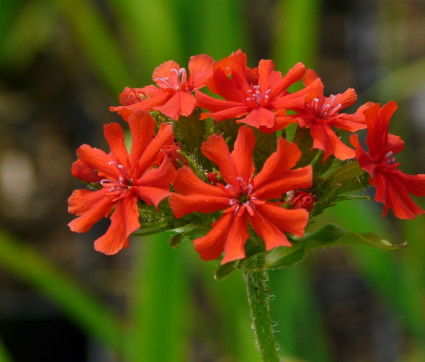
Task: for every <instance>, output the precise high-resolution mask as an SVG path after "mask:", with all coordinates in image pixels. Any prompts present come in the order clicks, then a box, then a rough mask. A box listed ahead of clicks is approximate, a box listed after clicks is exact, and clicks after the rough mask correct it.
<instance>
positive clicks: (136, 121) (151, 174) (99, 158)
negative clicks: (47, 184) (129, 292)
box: [68, 112, 176, 254]
mask: <svg viewBox="0 0 425 362" xmlns="http://www.w3.org/2000/svg"><path fill="white" fill-rule="evenodd" d="M128 123H129V126H130V130H131V133H132V137H133V144H132V147H131V152H130V154H128V151H127V149H126V146H125V144H124V133H123V130H122V128H121V126H120V125H119V124H117V123H110V124H107V125H105V126H104V133H105V138H106V140H107V141H108V144H109V147H110V149H111V152H110V153H109V154H106V153H105V152H103V151H102V150H99V149H97V148H92V147H90V146H88V145H82V146H81V147H80V148H78V150H77V155H78V157H79V159H78V160H77V161H76V162H75V163H74V165H73V168H72V173H73V174H74V176H76V177H79V178H81V179H82V180H83V181H86V182H90V183H93V182H94V183H96V182H97V183H98V185H99V187H100V188H99V190H96V191H92V190H88V189H80V190H75V191H74V192H73V193H72V195H71V196H70V198H69V200H68V203H69V208H68V210H69V212H70V213H72V214H75V215H77V216H79V217H78V218H76V219H74V220H73V221H71V222H70V223H69V227H70V229H71V230H72V231H75V232H80V233H81V232H86V231H88V230H89V229H90V228H91V227H92V226H93V225H94V224H95V223H96V222H98V221H99V220H100V219H102V218H103V217H110V219H111V225H110V226H109V228H108V230H107V231H106V233H105V234H104V235H103V236H101V237H100V238H98V239H97V240H96V241H95V243H94V245H95V249H96V250H98V251H101V252H103V253H105V254H115V253H117V252H118V251H120V250H121V249H122V248H123V247H127V246H128V242H129V236H130V234H131V233H133V232H134V231H136V230H137V229H138V228H139V227H140V223H139V212H138V207H137V203H138V200H139V199H140V200H142V201H144V202H145V203H146V204H148V205H152V204H153V205H155V206H156V207H157V206H158V204H159V202H160V201H161V200H162V199H164V198H165V197H167V196H168V195H169V194H170V193H171V192H170V186H169V185H170V182H172V181H174V179H175V176H176V171H175V169H174V167H173V164H172V161H171V159H170V158H169V157H163V158H162V162H161V163H160V164H159V165H157V164H156V160H157V158H158V153H159V152H160V151H161V149H162V148H163V147H164V146H166V145H170V144H172V143H173V141H174V136H173V130H172V126H171V125H170V124H166V123H163V124H161V126H160V128H159V131H158V134H157V135H156V137H153V135H154V132H155V121H154V120H153V119H152V118H151V116H150V115H149V114H147V113H145V112H136V113H134V114H133V115H132V116H130V117H129V119H128ZM154 166H155V167H154ZM156 166H157V167H156Z"/></svg>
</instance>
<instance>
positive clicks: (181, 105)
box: [110, 54, 215, 121]
mask: <svg viewBox="0 0 425 362" xmlns="http://www.w3.org/2000/svg"><path fill="white" fill-rule="evenodd" d="M214 64H215V61H214V60H213V59H212V58H211V57H210V56H209V55H206V54H201V55H195V56H192V57H191V58H190V60H189V67H188V68H189V77H188V76H187V72H186V69H185V68H180V65H179V64H177V63H176V62H175V61H172V60H169V61H167V62H165V63H162V64H161V65H160V66H158V67H157V68H156V69H155V70H154V72H153V75H152V79H153V81H154V82H155V83H156V84H157V87H156V86H154V85H149V86H147V87H144V88H128V87H126V88H125V89H124V91H123V92H122V93H121V95H120V103H121V104H122V105H121V106H119V107H110V109H111V110H112V111H118V113H120V114H121V116H122V117H123V118H124V119H127V118H128V117H129V115H130V114H132V113H133V112H134V111H140V110H142V111H150V110H156V111H159V112H161V113H163V114H164V115H166V116H167V117H170V118H171V119H173V120H175V121H177V120H178V119H179V116H186V117H188V116H190V115H191V114H192V112H193V109H194V108H195V105H196V100H195V97H194V96H193V95H192V92H193V91H194V90H195V89H199V88H202V87H204V86H205V83H206V82H207V80H208V79H209V78H210V76H211V74H212V70H213V66H214Z"/></svg>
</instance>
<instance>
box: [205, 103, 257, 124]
mask: <svg viewBox="0 0 425 362" xmlns="http://www.w3.org/2000/svg"><path fill="white" fill-rule="evenodd" d="M247 112H249V108H248V107H247V106H246V105H243V106H238V107H233V108H227V109H224V110H222V111H218V112H213V113H209V114H208V116H207V117H204V118H203V119H206V118H208V117H212V118H213V119H214V120H215V121H217V122H220V121H224V120H226V119H232V118H239V117H243V116H244V115H245V114H247ZM241 122H243V120H241Z"/></svg>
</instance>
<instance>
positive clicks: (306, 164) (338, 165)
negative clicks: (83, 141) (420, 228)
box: [69, 50, 425, 264]
mask: <svg viewBox="0 0 425 362" xmlns="http://www.w3.org/2000/svg"><path fill="white" fill-rule="evenodd" d="M152 79H153V81H154V82H155V84H156V85H148V86H146V87H142V88H128V87H127V88H125V89H124V91H123V92H122V94H121V95H120V98H119V99H120V103H121V105H120V106H117V107H111V108H110V109H111V110H112V111H115V112H117V113H118V114H119V115H120V116H121V117H122V118H123V120H124V121H126V122H127V123H128V125H129V128H130V132H131V136H132V145H131V150H130V152H128V150H127V148H126V146H125V143H124V131H123V129H122V127H121V126H120V125H119V124H117V123H111V124H108V125H105V126H104V134H105V138H106V140H107V142H108V144H109V147H110V153H108V154H107V153H105V152H103V151H101V150H99V149H96V148H92V147H90V146H88V145H82V146H81V147H80V148H78V150H77V156H78V160H77V161H76V162H74V164H73V165H72V174H73V175H74V176H75V177H77V178H79V179H81V180H82V181H84V182H85V183H86V184H87V186H88V187H87V188H85V189H81V190H76V191H74V192H73V193H72V195H71V197H70V198H69V212H70V213H72V214H75V215H76V216H78V217H77V218H76V219H74V220H73V221H71V222H70V223H69V227H70V228H71V230H72V231H76V232H86V231H88V230H89V229H90V228H91V227H92V226H93V225H94V224H95V223H96V222H97V221H99V220H100V219H102V218H104V217H106V218H110V220H111V224H110V226H109V228H108V230H107V231H106V233H105V234H104V235H103V236H101V237H100V238H99V239H97V240H96V241H95V249H96V250H98V251H101V252H103V253H105V254H115V253H117V252H118V251H119V250H121V249H122V248H123V247H127V246H128V243H129V236H130V235H131V234H132V233H134V232H135V231H137V230H139V229H140V232H141V233H142V234H143V232H146V233H148V232H151V231H152V230H154V231H162V230H166V229H174V230H180V232H181V234H184V235H183V236H187V237H189V238H190V239H192V240H193V243H194V246H195V249H196V250H197V252H198V253H199V254H200V256H201V258H202V259H204V260H212V259H218V258H219V257H220V256H221V255H222V254H223V259H222V264H226V263H228V262H231V261H234V260H239V259H243V258H245V257H246V256H247V253H249V254H253V253H255V252H258V250H266V251H267V250H271V249H274V248H276V247H291V245H292V244H293V243H294V242H296V240H297V237H302V236H303V235H304V233H305V229H306V227H307V225H308V224H309V222H311V219H312V218H313V217H314V216H315V215H317V214H320V213H321V212H323V211H324V210H325V209H326V208H327V207H329V206H331V205H333V204H335V202H337V201H339V200H341V199H343V198H344V196H342V194H346V193H347V192H354V191H357V190H361V189H363V188H365V187H366V186H368V184H370V185H371V186H373V187H375V189H376V195H375V200H376V201H379V202H382V203H383V204H384V215H385V214H386V212H387V210H388V209H389V208H391V209H392V210H393V212H394V214H395V216H397V217H399V218H402V219H412V218H414V217H416V216H417V215H419V214H422V213H424V211H423V210H422V209H420V208H419V207H418V206H417V205H416V204H415V203H414V201H413V200H412V199H411V197H410V195H409V194H413V195H415V196H418V197H423V196H425V175H414V176H413V175H407V174H405V173H403V172H402V171H400V170H399V168H398V167H399V165H400V164H399V163H397V162H396V159H395V157H394V156H395V154H396V153H398V152H400V151H401V150H402V149H403V145H404V143H403V141H402V140H401V139H400V137H398V136H394V135H391V134H389V133H388V125H389V121H390V118H391V116H392V114H393V112H394V111H395V110H396V108H397V105H396V103H395V102H393V101H392V102H390V103H388V104H386V105H384V106H382V107H381V106H380V105H379V104H375V103H372V102H368V103H366V104H363V105H361V106H360V107H358V109H357V110H356V111H355V112H354V113H352V114H347V113H344V112H343V110H344V109H345V108H347V107H349V106H352V105H353V104H354V103H355V102H356V100H357V95H356V92H355V91H354V89H348V90H346V91H345V92H344V93H341V94H337V95H331V96H325V95H324V85H323V83H322V81H321V79H320V78H319V77H318V75H317V74H316V73H315V72H314V71H313V70H311V69H306V68H305V66H304V65H303V64H302V63H298V64H296V65H295V66H294V67H293V68H292V69H290V70H289V71H288V72H287V73H286V74H284V75H282V73H281V72H279V71H277V70H275V69H274V63H273V61H272V60H261V61H260V62H259V64H258V67H256V68H250V67H248V66H247V57H246V54H244V53H243V52H242V51H240V50H239V51H237V52H235V53H233V54H231V55H230V56H228V57H226V58H224V59H222V60H220V61H218V62H216V61H214V60H213V59H212V58H211V57H210V56H208V55H204V54H203V55H198V56H193V57H191V58H190V61H189V65H188V71H187V70H186V69H185V68H181V67H180V65H179V64H177V63H176V62H174V61H167V62H165V63H163V64H161V65H160V66H158V67H157V68H156V69H155V70H154V72H153V77H152ZM295 83H299V86H298V89H299V90H297V91H293V92H291V91H289V90H288V89H289V88H290V87H291V86H292V85H293V84H295ZM301 83H302V84H301ZM203 88H207V89H208V91H209V94H213V95H214V96H211V95H208V94H207V93H205V91H204V89H203ZM291 124H294V125H293V126H291V127H292V129H293V130H294V129H295V128H296V131H295V135H294V136H293V137H291V136H288V135H287V132H286V131H287V127H288V126H289V125H291ZM362 129H367V137H366V144H367V147H368V150H367V151H366V150H365V149H364V148H363V147H362V146H361V144H360V142H359V137H358V135H351V137H350V141H351V145H352V146H353V147H354V148H351V147H350V146H349V145H347V144H346V143H344V142H343V141H342V140H341V138H340V136H341V132H342V131H346V132H349V133H354V132H356V131H359V130H362ZM292 133H293V132H292ZM288 134H289V132H288Z"/></svg>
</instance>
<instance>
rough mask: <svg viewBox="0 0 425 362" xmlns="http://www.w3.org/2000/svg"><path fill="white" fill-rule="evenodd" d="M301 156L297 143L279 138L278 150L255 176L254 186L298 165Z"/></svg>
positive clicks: (271, 179) (276, 177)
mask: <svg viewBox="0 0 425 362" xmlns="http://www.w3.org/2000/svg"><path fill="white" fill-rule="evenodd" d="M300 157H301V151H300V150H299V148H298V146H297V145H296V144H295V143H291V142H289V141H287V140H286V139H284V138H283V137H280V138H279V141H278V143H277V149H276V152H273V153H272V154H271V155H270V157H269V158H268V159H267V160H266V162H265V163H264V166H263V168H262V170H261V171H260V172H259V173H258V174H257V176H255V179H254V187H255V189H258V188H259V187H261V186H262V185H265V184H267V183H269V182H272V181H275V180H277V179H279V178H280V177H281V176H282V175H283V174H285V173H286V172H287V171H289V170H290V169H291V168H292V167H294V166H295V165H296V163H297V162H298V160H299V159H300Z"/></svg>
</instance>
